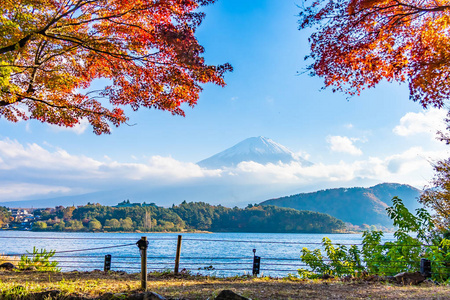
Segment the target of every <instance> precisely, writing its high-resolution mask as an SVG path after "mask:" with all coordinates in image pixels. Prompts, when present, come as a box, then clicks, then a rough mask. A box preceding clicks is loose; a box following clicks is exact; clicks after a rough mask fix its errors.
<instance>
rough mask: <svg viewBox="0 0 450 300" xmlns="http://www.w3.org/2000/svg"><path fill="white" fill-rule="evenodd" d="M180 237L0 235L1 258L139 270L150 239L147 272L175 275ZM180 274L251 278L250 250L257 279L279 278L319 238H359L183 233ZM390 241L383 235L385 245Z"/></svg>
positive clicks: (348, 238)
mask: <svg viewBox="0 0 450 300" xmlns="http://www.w3.org/2000/svg"><path fill="white" fill-rule="evenodd" d="M179 234H180V233H68V232H30V231H5V230H3V231H0V254H4V255H16V256H20V255H21V254H25V253H27V251H30V252H31V251H32V250H33V247H36V248H38V249H46V250H56V255H55V256H54V260H57V261H58V262H59V267H60V268H61V270H62V271H72V270H78V271H87V270H93V269H100V270H103V265H104V257H105V255H107V254H110V255H111V256H112V262H111V270H115V271H117V270H123V271H126V272H139V271H140V254H139V249H138V247H137V246H136V245H135V243H136V242H137V241H138V240H139V239H140V238H141V236H146V237H147V239H148V240H149V247H148V255H147V256H148V270H149V271H151V270H157V271H162V270H173V268H174V260H175V254H176V247H177V237H178V235H179ZM181 235H182V246H181V259H180V270H182V269H186V270H189V271H191V272H192V273H194V274H196V273H200V274H205V275H206V274H209V275H216V276H234V275H243V274H251V273H252V264H253V249H256V255H257V256H260V257H261V275H268V276H273V277H283V276H286V275H287V274H288V273H292V274H295V273H296V270H297V269H298V268H300V267H305V266H304V265H303V263H302V262H301V261H300V259H299V258H300V251H301V249H302V248H303V247H307V248H309V249H316V248H321V245H320V242H321V241H322V238H323V237H329V238H330V239H331V241H332V242H333V243H339V244H345V245H350V244H360V243H361V240H362V236H361V234H282V233H181ZM389 240H393V234H392V233H386V234H385V239H384V241H389Z"/></svg>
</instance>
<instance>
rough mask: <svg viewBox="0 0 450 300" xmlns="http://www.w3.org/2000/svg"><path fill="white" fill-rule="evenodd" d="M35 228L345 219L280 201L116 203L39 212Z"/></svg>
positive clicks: (247, 226) (301, 223) (298, 224)
mask: <svg viewBox="0 0 450 300" xmlns="http://www.w3.org/2000/svg"><path fill="white" fill-rule="evenodd" d="M35 213H36V214H38V215H40V221H37V222H35V223H34V226H33V230H57V231H149V232H151V231H155V232H160V231H173V232H178V231H195V230H202V231H213V232H227V231H228V232H292V233H295V232H321V233H330V232H340V231H343V230H345V224H344V222H342V221H341V220H338V219H336V218H334V217H331V216H330V215H327V214H322V213H316V212H310V211H298V210H295V209H290V208H280V207H275V206H258V205H257V206H253V205H249V206H248V207H247V208H245V209H242V208H237V207H235V208H227V207H224V206H221V205H218V206H213V205H210V204H207V203H203V202H196V203H194V202H190V203H187V202H183V203H181V204H180V205H178V206H173V207H171V208H164V207H158V206H156V205H148V206H141V205H134V206H129V207H111V206H102V205H100V204H89V205H86V206H81V207H78V208H75V207H62V206H60V207H56V209H54V210H51V209H46V210H40V211H36V212H35Z"/></svg>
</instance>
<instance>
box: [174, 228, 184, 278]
mask: <svg viewBox="0 0 450 300" xmlns="http://www.w3.org/2000/svg"><path fill="white" fill-rule="evenodd" d="M181 239H182V236H181V235H179V236H178V241H177V255H176V256H175V269H174V270H173V272H174V273H175V274H178V268H179V267H180V255H181Z"/></svg>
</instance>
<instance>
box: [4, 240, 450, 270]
mask: <svg viewBox="0 0 450 300" xmlns="http://www.w3.org/2000/svg"><path fill="white" fill-rule="evenodd" d="M142 238H144V237H142ZM142 238H141V240H142ZM0 239H23V240H27V241H31V242H30V243H32V241H33V240H42V241H45V240H60V241H61V240H81V241H82V240H96V241H101V242H102V243H104V242H105V241H106V240H107V241H110V242H111V241H119V240H120V241H131V240H133V241H136V238H103V237H96V238H89V237H87V238H86V237H43V236H22V237H19V236H14V237H12V236H11V237H5V236H3V237H0ZM141 240H139V241H138V242H137V243H136V242H133V243H125V244H119V245H106V246H101V247H92V248H84V247H83V248H82V249H67V250H58V251H55V253H54V255H53V256H52V257H51V258H50V261H56V262H58V266H57V268H60V269H61V270H63V271H74V270H77V271H86V270H103V271H110V270H114V271H124V272H138V271H139V270H141V271H142V267H143V261H144V257H143V256H145V267H146V269H147V268H148V271H150V272H152V271H167V272H172V271H171V270H174V273H178V269H180V270H181V272H183V270H186V271H188V272H190V273H193V274H195V273H198V274H202V275H210V274H212V275H217V276H221V275H223V276H230V275H242V273H244V274H248V275H250V274H252V275H258V274H260V272H262V273H264V275H267V273H269V274H270V273H274V274H275V276H276V277H281V276H287V275H288V274H295V273H297V270H298V269H299V268H306V269H308V268H309V265H308V264H306V263H304V262H303V261H302V260H301V259H300V250H301V248H300V247H299V248H298V249H295V253H292V256H293V257H270V256H267V255H265V256H262V257H260V256H257V255H256V249H252V250H253V255H251V253H249V255H248V256H201V255H199V256H192V255H187V256H183V255H180V253H179V252H178V251H180V249H181V236H178V239H177V237H174V238H167V237H150V238H147V237H146V238H145V241H146V242H147V244H146V245H143V244H139V242H140V241H141ZM149 241H152V242H161V241H166V242H167V241H168V242H171V241H173V242H174V245H175V244H176V246H177V247H176V249H177V253H173V255H151V254H150V255H148V253H147V248H148V242H149ZM183 241H186V242H191V243H199V244H201V243H214V245H215V246H214V247H219V245H220V243H223V242H225V243H246V244H260V245H265V244H276V245H277V244H284V245H298V246H316V247H317V248H322V249H323V245H322V243H319V242H301V241H299V242H292V241H286V242H284V241H261V240H259V241H258V240H232V239H204V238H184V239H183ZM137 244H138V247H139V248H136V245H137ZM84 245H86V243H85V244H84ZM333 245H339V246H343V245H345V246H357V247H359V248H361V246H362V244H359V243H353V244H350V243H347V244H345V243H334V244H333ZM152 246H155V245H152ZM208 246H210V245H209V244H208ZM389 246H392V247H431V245H425V244H422V245H389ZM225 247H227V246H225ZM433 247H435V246H433ZM308 248H309V247H308ZM116 249H119V250H120V252H119V253H115V254H113V255H110V254H108V253H106V252H109V251H113V250H116ZM150 250H151V249H150ZM92 252H97V253H95V254H93V255H89V254H91V253H92ZM98 252H100V253H101V252H105V255H100V254H98ZM206 252H207V251H206ZM82 253H86V255H82ZM143 253H145V254H143ZM127 254H129V255H127ZM0 256H1V257H2V260H3V261H11V262H17V261H18V260H20V257H22V256H27V257H29V258H31V257H32V256H33V253H28V252H27V253H5V254H1V255H0ZM108 256H109V258H108ZM322 261H323V262H325V263H332V262H333V260H331V259H328V258H324V259H323V260H322ZM346 263H347V264H348V263H353V264H356V265H357V266H359V267H364V266H365V265H364V263H363V262H361V261H346ZM421 264H422V263H421V261H413V260H400V261H381V260H380V261H371V262H370V265H372V266H373V265H378V266H380V267H382V266H389V267H390V268H391V269H393V270H396V269H398V270H404V269H405V266H411V267H414V268H416V269H417V267H418V266H421ZM447 264H448V266H447ZM430 266H431V270H430V271H429V273H430V274H441V275H442V274H443V275H450V262H447V261H441V260H438V261H433V262H431V263H430ZM354 267H355V266H354V265H353V266H350V265H340V266H339V268H341V269H345V268H348V269H350V268H354Z"/></svg>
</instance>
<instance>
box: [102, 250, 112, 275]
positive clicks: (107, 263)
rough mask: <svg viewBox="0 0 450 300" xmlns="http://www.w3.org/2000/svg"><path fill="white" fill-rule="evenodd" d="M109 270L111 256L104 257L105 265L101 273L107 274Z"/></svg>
mask: <svg viewBox="0 0 450 300" xmlns="http://www.w3.org/2000/svg"><path fill="white" fill-rule="evenodd" d="M109 270H111V254H106V255H105V265H104V267H103V271H105V272H107V271H109Z"/></svg>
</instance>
